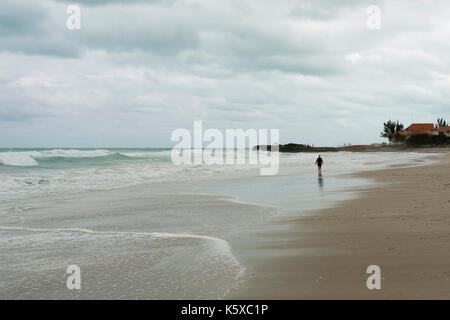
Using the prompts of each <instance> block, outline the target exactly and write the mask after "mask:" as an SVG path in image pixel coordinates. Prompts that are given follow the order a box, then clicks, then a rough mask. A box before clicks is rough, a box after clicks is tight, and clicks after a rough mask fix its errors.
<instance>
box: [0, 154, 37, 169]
mask: <svg viewBox="0 0 450 320" xmlns="http://www.w3.org/2000/svg"><path fill="white" fill-rule="evenodd" d="M0 164H3V165H7V166H20V167H31V166H37V165H39V163H38V162H37V161H36V160H35V159H34V158H33V157H32V155H31V153H30V152H11V151H9V152H0Z"/></svg>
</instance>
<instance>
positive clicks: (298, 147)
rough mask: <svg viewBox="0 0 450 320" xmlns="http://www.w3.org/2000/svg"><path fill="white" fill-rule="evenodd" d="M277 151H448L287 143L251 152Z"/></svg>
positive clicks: (401, 147)
mask: <svg viewBox="0 0 450 320" xmlns="http://www.w3.org/2000/svg"><path fill="white" fill-rule="evenodd" d="M276 149H278V151H279V152H292V153H296V152H315V153H317V152H339V151H349V152H396V151H403V152H408V151H410V152H447V151H450V147H448V146H441V147H436V146H429V147H426V146H423V147H420V148H412V147H410V146H407V145H403V144H361V145H352V146H344V147H313V146H310V145H304V144H297V143H288V144H280V145H278V146H275V145H256V146H254V147H253V150H267V151H272V150H276Z"/></svg>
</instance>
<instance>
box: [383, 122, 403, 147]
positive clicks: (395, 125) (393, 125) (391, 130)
mask: <svg viewBox="0 0 450 320" xmlns="http://www.w3.org/2000/svg"><path fill="white" fill-rule="evenodd" d="M403 128H404V126H403V123H400V122H399V121H398V120H397V122H394V121H391V120H389V121H388V122H385V123H383V132H381V137H383V138H388V139H389V142H392V138H393V136H394V134H395V133H396V132H399V131H402V130H403Z"/></svg>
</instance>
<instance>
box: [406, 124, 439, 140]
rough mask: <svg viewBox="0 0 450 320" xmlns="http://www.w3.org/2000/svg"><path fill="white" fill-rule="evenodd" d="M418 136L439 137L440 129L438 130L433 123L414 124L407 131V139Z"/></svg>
mask: <svg viewBox="0 0 450 320" xmlns="http://www.w3.org/2000/svg"><path fill="white" fill-rule="evenodd" d="M416 134H428V135H438V134H439V129H436V128H435V127H434V124H432V123H413V124H411V125H410V126H409V127H408V128H406V129H405V135H406V136H407V137H408V136H413V135H416Z"/></svg>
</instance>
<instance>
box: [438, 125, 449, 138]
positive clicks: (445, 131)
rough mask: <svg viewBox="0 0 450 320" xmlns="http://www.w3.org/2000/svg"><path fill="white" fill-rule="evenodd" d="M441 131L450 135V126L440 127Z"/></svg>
mask: <svg viewBox="0 0 450 320" xmlns="http://www.w3.org/2000/svg"><path fill="white" fill-rule="evenodd" d="M441 132H442V133H443V134H445V135H446V136H447V137H450V126H445V127H442V128H439V133H441Z"/></svg>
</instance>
